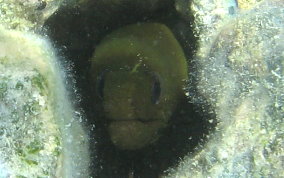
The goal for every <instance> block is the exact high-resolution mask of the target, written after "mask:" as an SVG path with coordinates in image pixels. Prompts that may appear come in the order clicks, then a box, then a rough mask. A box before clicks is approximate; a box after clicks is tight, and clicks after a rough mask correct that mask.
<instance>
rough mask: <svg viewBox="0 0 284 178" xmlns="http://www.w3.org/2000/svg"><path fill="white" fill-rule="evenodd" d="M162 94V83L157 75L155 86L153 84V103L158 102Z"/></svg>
mask: <svg viewBox="0 0 284 178" xmlns="http://www.w3.org/2000/svg"><path fill="white" fill-rule="evenodd" d="M160 95H161V85H160V81H159V78H158V77H155V80H154V83H153V86H152V97H151V101H152V103H153V104H158V103H159V99H160Z"/></svg>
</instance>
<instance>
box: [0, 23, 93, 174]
mask: <svg viewBox="0 0 284 178" xmlns="http://www.w3.org/2000/svg"><path fill="white" fill-rule="evenodd" d="M62 76H63V72H62V69H60V67H59V64H58V61H57V59H56V56H55V53H54V50H53V49H52V47H51V46H50V44H49V42H48V40H46V39H43V38H42V37H40V36H37V35H34V34H30V33H24V34H23V33H21V32H19V31H13V30H9V31H8V30H6V29H4V28H2V27H1V28H0V177H17V176H18V177H21V176H22V177H46V176H48V177H68V178H69V177H76V178H77V177H85V176H86V175H88V164H89V155H88V140H87V135H86V133H85V132H84V130H83V127H82V123H80V122H79V117H80V116H78V115H75V113H74V109H73V108H72V105H71V103H70V101H69V99H68V96H67V94H66V90H65V86H64V78H63V77H62ZM68 125H71V126H70V127H69V126H68Z"/></svg>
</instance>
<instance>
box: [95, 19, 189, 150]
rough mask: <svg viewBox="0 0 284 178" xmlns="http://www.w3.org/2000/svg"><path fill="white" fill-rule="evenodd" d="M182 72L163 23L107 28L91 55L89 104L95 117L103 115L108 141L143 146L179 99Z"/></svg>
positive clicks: (173, 41)
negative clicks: (111, 30) (93, 101)
mask: <svg viewBox="0 0 284 178" xmlns="http://www.w3.org/2000/svg"><path fill="white" fill-rule="evenodd" d="M187 73H188V72H187V64H186V59H185V56H184V53H183V51H182V48H181V47H180V45H179V44H178V42H177V40H176V39H175V37H174V35H173V34H172V32H171V31H170V30H169V29H168V28H167V27H166V26H165V25H162V24H158V23H142V24H134V25H129V26H126V27H123V28H120V29H118V30H116V31H114V32H112V33H111V34H109V35H107V36H106V37H105V38H104V39H103V40H102V42H101V43H100V44H99V45H98V46H97V48H96V50H95V53H94V55H93V58H92V68H91V75H92V79H93V80H94V82H93V83H94V84H93V88H94V90H93V91H94V100H95V101H97V102H96V103H95V106H96V107H97V111H98V112H99V111H100V112H101V108H102V107H103V110H104V113H105V114H103V116H102V117H101V118H96V119H101V120H108V122H109V123H108V126H107V129H108V132H109V134H110V137H111V140H112V142H113V143H114V144H115V145H116V146H117V147H119V148H121V149H130V150H133V149H139V148H142V147H145V146H146V145H149V144H150V143H152V142H154V141H156V140H157V139H158V137H159V135H158V133H159V131H160V130H161V129H163V128H165V127H166V126H167V123H168V120H169V119H170V118H171V116H172V113H173V112H174V111H175V109H176V106H177V104H179V103H180V101H181V100H182V98H185V92H184V91H183V88H184V87H185V84H186V80H187V79H188V76H187ZM99 105H102V106H99ZM105 122H107V121H105Z"/></svg>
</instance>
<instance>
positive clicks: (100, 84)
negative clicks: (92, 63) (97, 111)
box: [97, 71, 105, 99]
mask: <svg viewBox="0 0 284 178" xmlns="http://www.w3.org/2000/svg"><path fill="white" fill-rule="evenodd" d="M104 85H105V71H103V72H101V73H100V74H99V76H98V77H97V94H98V96H99V97H100V98H101V99H103V97H104Z"/></svg>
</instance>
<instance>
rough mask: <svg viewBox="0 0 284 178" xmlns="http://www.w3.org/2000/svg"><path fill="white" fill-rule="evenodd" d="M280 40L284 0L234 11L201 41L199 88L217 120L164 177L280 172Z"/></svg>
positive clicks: (283, 155)
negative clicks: (214, 34) (215, 32)
mask: <svg viewBox="0 0 284 178" xmlns="http://www.w3.org/2000/svg"><path fill="white" fill-rule="evenodd" d="M198 3H202V1H200V2H198ZM197 15H200V13H199V14H197ZM199 17H201V16H199ZM201 18H202V17H201ZM203 20H204V19H203ZM223 22H224V21H223ZM223 22H221V23H223ZM223 24H224V23H223ZM207 27H209V29H212V28H211V26H206V25H205V26H203V27H202V28H203V29H202V32H201V33H200V37H201V42H202V40H204V39H206V38H207V37H206V36H204V34H206V30H208V29H206V28H207ZM283 40H284V3H283V1H280V0H274V1H264V2H263V3H261V4H260V5H259V6H256V7H255V8H254V9H252V10H251V11H246V13H244V14H241V15H238V16H236V17H235V19H232V20H231V21H230V23H228V24H227V25H224V27H223V28H222V30H220V31H219V33H218V35H217V37H216V38H213V40H212V43H208V44H207V45H203V48H201V49H200V50H199V52H198V54H197V58H196V60H198V62H199V65H200V69H199V76H198V77H199V81H200V82H199V84H198V88H199V92H200V93H201V94H202V95H204V96H205V97H206V98H207V100H208V101H209V102H210V103H211V105H212V106H213V109H214V110H215V113H216V115H217V120H218V125H217V127H216V131H215V132H213V133H212V134H211V135H210V136H209V141H208V143H207V144H205V145H204V146H201V147H200V148H199V149H198V150H197V151H196V154H195V155H189V156H188V157H185V158H184V159H183V161H182V162H181V163H180V165H179V166H178V167H177V169H171V170H170V173H169V175H168V177H284V174H283V165H284V149H283V148H284V147H283V146H284V141H283V138H284V132H283V129H284V123H283V117H284V109H283V104H284V100H283V97H284V95H283V89H284V77H283V74H284V72H283V68H284V53H283V50H284V43H283V42H284V41H283ZM209 41H210V40H209Z"/></svg>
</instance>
